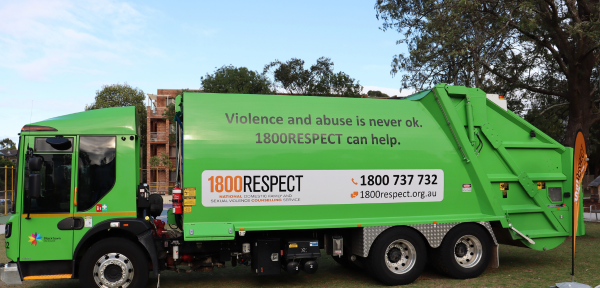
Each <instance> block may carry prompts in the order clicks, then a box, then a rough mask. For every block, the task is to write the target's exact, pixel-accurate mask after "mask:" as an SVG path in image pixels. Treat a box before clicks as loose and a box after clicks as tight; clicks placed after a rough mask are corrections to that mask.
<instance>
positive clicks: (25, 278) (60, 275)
mask: <svg viewBox="0 0 600 288" xmlns="http://www.w3.org/2000/svg"><path fill="white" fill-rule="evenodd" d="M71 278H73V277H72V274H56V275H39V276H25V277H23V280H40V279H71Z"/></svg>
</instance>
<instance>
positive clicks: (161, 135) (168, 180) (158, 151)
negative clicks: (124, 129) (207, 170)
mask: <svg viewBox="0 0 600 288" xmlns="http://www.w3.org/2000/svg"><path fill="white" fill-rule="evenodd" d="M178 94H181V90H179V89H158V90H157V93H156V94H148V98H149V103H148V105H147V106H146V112H147V119H146V121H147V122H146V132H147V134H146V135H147V141H146V169H145V170H144V172H145V173H146V179H147V181H146V183H148V186H150V192H152V193H157V194H163V195H166V194H169V191H170V188H172V187H173V186H175V179H176V178H175V171H171V169H169V168H170V167H169V166H168V163H165V162H164V161H160V160H159V158H161V155H163V154H164V155H168V157H169V159H170V161H171V163H173V164H171V167H175V125H174V124H173V123H172V122H173V121H172V119H165V118H166V117H165V118H163V117H164V116H163V113H164V112H165V110H167V106H168V105H169V104H171V103H173V104H175V97H176V96H177V95H178ZM153 157H154V158H153ZM163 157H165V158H166V156H163Z"/></svg>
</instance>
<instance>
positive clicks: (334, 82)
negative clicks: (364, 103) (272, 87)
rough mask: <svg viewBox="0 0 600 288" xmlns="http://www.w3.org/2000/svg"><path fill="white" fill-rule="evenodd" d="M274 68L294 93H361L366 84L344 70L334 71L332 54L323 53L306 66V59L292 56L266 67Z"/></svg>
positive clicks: (279, 81) (280, 81) (278, 81)
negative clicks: (361, 83) (322, 55)
mask: <svg viewBox="0 0 600 288" xmlns="http://www.w3.org/2000/svg"><path fill="white" fill-rule="evenodd" d="M271 70H273V77H274V82H275V83H276V84H279V85H281V87H282V88H283V89H285V90H286V91H287V92H288V93H290V94H295V95H317V96H343V97H360V93H361V92H362V86H360V83H359V81H356V82H355V79H354V78H352V77H350V76H349V75H348V74H346V73H344V72H341V71H340V72H337V73H334V72H333V62H332V61H331V59H330V58H326V57H321V58H319V59H317V63H316V64H314V65H312V66H310V68H309V69H304V60H302V59H298V58H292V59H290V60H288V61H286V62H281V61H279V60H275V61H273V62H271V63H269V64H267V65H265V68H264V69H263V73H264V74H266V73H267V72H269V71H271Z"/></svg>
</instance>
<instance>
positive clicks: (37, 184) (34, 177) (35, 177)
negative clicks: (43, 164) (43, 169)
mask: <svg viewBox="0 0 600 288" xmlns="http://www.w3.org/2000/svg"><path fill="white" fill-rule="evenodd" d="M41 186H42V180H41V178H40V174H29V198H30V199H38V198H40V188H41Z"/></svg>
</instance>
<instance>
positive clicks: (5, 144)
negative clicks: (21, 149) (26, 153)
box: [0, 138, 17, 150]
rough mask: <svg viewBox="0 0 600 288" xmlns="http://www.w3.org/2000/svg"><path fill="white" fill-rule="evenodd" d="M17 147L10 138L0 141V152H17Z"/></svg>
mask: <svg viewBox="0 0 600 288" xmlns="http://www.w3.org/2000/svg"><path fill="white" fill-rule="evenodd" d="M16 149H17V145H16V144H15V142H13V141H12V140H10V138H4V139H2V141H0V150H16Z"/></svg>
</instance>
